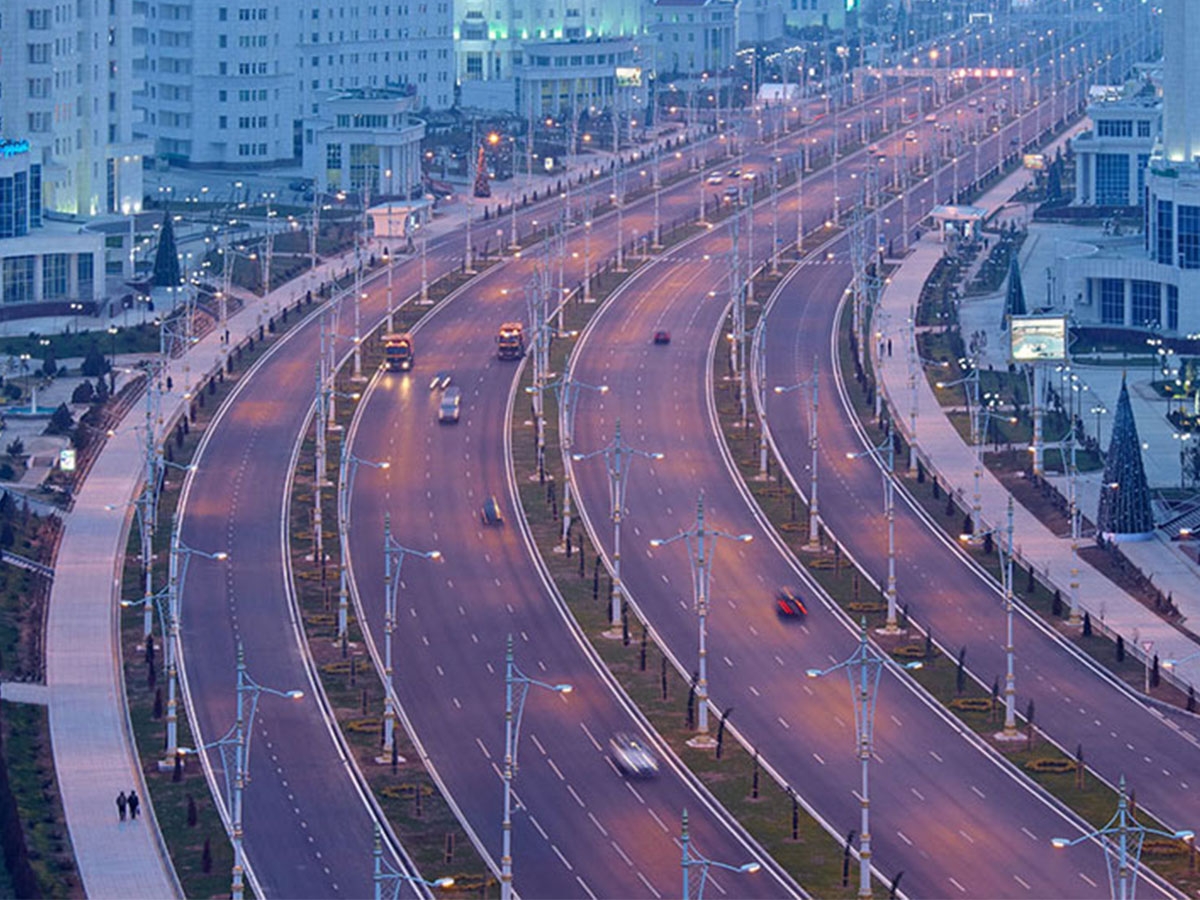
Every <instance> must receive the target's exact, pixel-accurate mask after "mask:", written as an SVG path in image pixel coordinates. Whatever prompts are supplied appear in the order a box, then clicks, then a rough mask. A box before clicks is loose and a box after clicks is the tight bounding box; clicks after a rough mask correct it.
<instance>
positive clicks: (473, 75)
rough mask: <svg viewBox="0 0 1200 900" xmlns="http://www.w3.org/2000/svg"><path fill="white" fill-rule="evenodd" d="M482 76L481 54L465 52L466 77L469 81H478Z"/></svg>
mask: <svg viewBox="0 0 1200 900" xmlns="http://www.w3.org/2000/svg"><path fill="white" fill-rule="evenodd" d="M482 77H483V54H482V53H468V54H467V78H468V79H470V80H471V81H478V80H479V79H480V78H482Z"/></svg>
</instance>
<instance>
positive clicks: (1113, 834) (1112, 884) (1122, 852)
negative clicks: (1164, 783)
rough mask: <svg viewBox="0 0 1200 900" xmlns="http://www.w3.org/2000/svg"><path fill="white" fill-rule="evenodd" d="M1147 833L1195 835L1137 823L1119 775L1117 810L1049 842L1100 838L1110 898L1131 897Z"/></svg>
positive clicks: (1171, 836) (1064, 844)
mask: <svg viewBox="0 0 1200 900" xmlns="http://www.w3.org/2000/svg"><path fill="white" fill-rule="evenodd" d="M1147 835H1154V836H1157V837H1165V838H1169V839H1171V840H1176V841H1183V842H1185V843H1190V842H1192V841H1194V840H1195V839H1196V833H1195V832H1194V831H1190V830H1188V831H1163V830H1162V829H1159V828H1151V827H1148V826H1146V825H1143V824H1141V823H1140V822H1139V821H1138V820H1137V819H1135V818H1134V815H1133V813H1132V812H1131V811H1130V809H1129V800H1128V798H1127V796H1126V792H1125V776H1124V775H1122V776H1121V782H1120V787H1119V790H1118V794H1117V811H1116V813H1115V814H1114V815H1113V817H1112V818H1111V819H1109V820H1108V823H1107V824H1106V825H1105V826H1104V827H1103V828H1098V829H1096V830H1095V831H1091V832H1089V833H1087V834H1085V835H1081V836H1080V837H1077V838H1075V839H1074V840H1072V839H1069V838H1061V837H1056V838H1051V839H1050V844H1051V846H1053V847H1054V848H1056V849H1058V850H1063V849H1066V848H1067V847H1074V846H1075V845H1076V844H1081V843H1083V842H1084V841H1093V840H1095V839H1097V838H1099V839H1100V841H1101V843H1102V845H1103V847H1104V862H1105V864H1106V868H1107V869H1108V888H1109V894H1110V896H1111V897H1112V900H1134V897H1135V895H1136V893H1137V871H1138V866H1139V865H1140V864H1141V858H1142V844H1143V843H1145V840H1146V836H1147Z"/></svg>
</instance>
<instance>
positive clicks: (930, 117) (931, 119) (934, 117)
mask: <svg viewBox="0 0 1200 900" xmlns="http://www.w3.org/2000/svg"><path fill="white" fill-rule="evenodd" d="M925 121H926V122H936V121H937V113H930V114H929V115H927V116H926V117H925Z"/></svg>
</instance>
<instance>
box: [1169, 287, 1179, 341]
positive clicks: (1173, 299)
mask: <svg viewBox="0 0 1200 900" xmlns="http://www.w3.org/2000/svg"><path fill="white" fill-rule="evenodd" d="M1167 330H1168V331H1178V330H1179V288H1177V287H1176V286H1175V285H1173V284H1168V285H1167Z"/></svg>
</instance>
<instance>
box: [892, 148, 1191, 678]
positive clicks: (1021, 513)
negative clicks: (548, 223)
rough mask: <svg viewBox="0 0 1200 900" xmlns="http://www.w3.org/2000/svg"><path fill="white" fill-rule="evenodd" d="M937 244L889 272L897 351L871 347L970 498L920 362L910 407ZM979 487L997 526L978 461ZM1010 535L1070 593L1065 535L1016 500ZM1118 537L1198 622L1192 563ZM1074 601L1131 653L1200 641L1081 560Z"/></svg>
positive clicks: (931, 461)
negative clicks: (917, 340)
mask: <svg viewBox="0 0 1200 900" xmlns="http://www.w3.org/2000/svg"><path fill="white" fill-rule="evenodd" d="M1029 178H1030V175H1029V173H1027V172H1025V171H1023V170H1018V171H1017V172H1015V173H1013V174H1012V175H1010V176H1008V177H1007V178H1005V179H1004V180H1003V181H1001V182H1000V183H999V184H997V185H996V186H995V187H994V188H992V189H991V190H990V191H988V192H987V193H986V194H985V195H984V196H983V197H981V198H980V199H979V200H977V201H975V203H974V204H973V205H975V206H980V207H984V208H986V209H987V210H988V211H989V212H992V211H994V210H997V209H999V208H1000V207H1001V206H1003V205H1004V204H1005V203H1006V202H1007V200H1008V198H1009V197H1011V196H1012V195H1013V194H1014V193H1015V192H1016V191H1017V190H1019V189H1020V188H1021V187H1022V185H1023V184H1024V183H1025V182H1026V181H1027V180H1028V179H1029ZM945 248H946V245H944V244H942V243H940V242H939V241H938V239H937V236H936V234H935V233H933V232H930V233H927V234H926V235H924V236H923V237H922V238H921V239H920V240H919V241H917V242H916V243H915V244H914V245H913V250H912V252H911V253H910V254H909V255H908V256H907V257H906V258H905V259H904V261H903V263H902V264H901V266H900V267H899V268H898V269H896V270H895V271H894V272H893V273H892V275H891V278H890V280H889V283H888V285H887V286H886V287H885V289H884V291H883V294H882V297H881V300H880V309H879V323H880V332H881V335H882V336H881V340H880V343H881V344H883V345H885V346H886V343H887V342H888V341H891V342H892V343H893V345H894V347H895V348H896V352H895V353H894V354H893V355H892V356H888V355H887V354H886V353H884V354H880V353H879V352H878V349H879V348H878V345H876V346H875V347H873V348H872V354H873V356H874V357H875V367H876V371H877V372H879V374H880V385H881V389H882V391H883V393H884V396H885V397H886V398H887V399H888V400H889V402H890V403H891V406H892V408H893V409H894V410H895V411H896V417H895V418H896V421H897V423H898V425H899V427H900V430H901V432H902V433H903V434H904V436H905V438H906V440H913V441H914V442H915V444H916V445H917V447H918V448H919V450H920V454H921V457H922V458H923V459H924V460H926V461H927V463H928V468H929V469H930V470H931V471H932V472H934V473H936V474H937V476H938V479H939V480H940V481H941V482H942V484H944V485H946V486H947V488H948V489H950V490H953V491H957V492H959V494H960V495H961V496H963V497H966V498H968V499H970V498H972V497H973V494H974V472H975V453H974V450H973V449H972V447H971V446H970V445H969V444H968V443H967V442H966V441H965V440H964V439H963V437H962V436H961V435H960V434H959V432H958V431H957V430H956V429H955V428H954V426H953V425H952V424H951V422H950V419H949V418H948V417H947V415H946V412H945V410H944V409H943V408H942V407H941V406H940V405H939V404H938V400H937V398H936V397H935V396H934V391H933V388H932V386H931V385H930V383H929V381H928V379H927V378H925V377H924V373H923V372H919V373H918V377H917V378H916V379H915V381H916V409H915V417H913V416H912V415H911V413H912V412H913V399H912V398H913V391H912V388H911V387H910V384H909V361H908V360H909V352H910V348H909V347H908V344H909V340H910V339H909V329H908V324H907V322H908V316H909V314H910V310H912V309H913V308H914V307H915V304H916V299H917V297H918V296H919V295H920V292H921V288H922V286H923V285H924V283H925V281H926V279H927V278H928V277H929V275H930V274H931V272H932V271H933V268H934V265H935V264H936V263H937V261H938V260H939V259H940V258H941V256H942V253H943V251H944V250H945ZM914 352H915V351H914ZM914 418H915V429H914ZM980 495H981V511H982V515H981V519H982V521H981V522H979V523H976V527H979V528H993V527H997V526H1002V525H1003V523H1004V521H1005V517H1006V515H1007V506H1008V498H1009V492H1008V491H1007V490H1006V489H1005V487H1004V486H1003V485H1002V484H1001V483H1000V481H999V480H998V479H997V478H996V477H995V476H994V475H993V474H992V473H991V472H990V471H988V470H987V469H984V471H983V478H982V480H981V488H980ZM1014 535H1015V536H1014V543H1015V544H1016V552H1017V556H1018V557H1019V558H1021V559H1023V560H1024V561H1026V562H1027V563H1031V564H1032V565H1033V566H1034V567H1035V568H1036V569H1037V570H1038V571H1039V572H1041V573H1043V575H1044V576H1045V577H1047V578H1048V579H1049V581H1050V582H1051V583H1052V584H1053V585H1054V586H1055V587H1057V588H1058V589H1059V590H1060V591H1061V592H1062V595H1063V597H1064V598H1065V599H1069V598H1070V596H1071V588H1070V584H1071V568H1072V566H1074V565H1075V564H1076V563H1075V554H1074V553H1073V552H1072V550H1071V541H1070V538H1060V537H1056V536H1055V535H1054V534H1053V533H1052V532H1051V531H1050V530H1049V529H1048V528H1047V527H1046V526H1045V525H1043V524H1042V523H1041V521H1039V520H1038V519H1037V518H1036V517H1034V516H1033V514H1032V513H1030V512H1029V511H1028V510H1026V509H1025V507H1024V506H1022V505H1021V504H1019V503H1018V504H1016V507H1015V514H1014ZM1121 547H1122V550H1123V551H1124V552H1125V553H1126V555H1127V556H1128V557H1129V558H1130V559H1131V560H1132V561H1133V562H1134V563H1135V564H1136V565H1138V566H1139V567H1140V568H1141V569H1142V571H1144V572H1147V573H1153V574H1154V583H1155V585H1156V586H1158V588H1159V589H1161V590H1162V591H1163V592H1164V593H1165V592H1168V591H1169V592H1172V593H1173V594H1174V599H1175V602H1176V604H1177V605H1178V607H1179V609H1180V611H1181V612H1183V614H1184V616H1185V617H1187V618H1188V619H1189V620H1190V621H1191V622H1192V623H1197V622H1200V573H1198V572H1197V571H1196V569H1195V568H1194V567H1191V566H1186V565H1181V564H1180V561H1179V559H1178V557H1177V556H1175V555H1174V554H1172V553H1171V551H1170V549H1169V548H1167V547H1164V546H1163V545H1161V544H1160V543H1159V542H1158V541H1148V542H1144V543H1127V544H1122V545H1121ZM1079 603H1080V607H1081V608H1082V609H1083V610H1085V611H1087V612H1088V613H1090V616H1091V619H1092V622H1093V624H1094V625H1095V626H1096V627H1097V628H1103V629H1106V630H1108V631H1111V632H1114V633H1117V634H1121V635H1123V636H1124V638H1125V643H1126V646H1127V647H1129V648H1130V650H1131V652H1134V653H1136V654H1137V655H1139V656H1144V655H1145V652H1144V650H1143V644H1144V642H1152V646H1151V648H1150V651H1149V652H1150V654H1157V655H1158V657H1159V658H1160V659H1181V658H1183V657H1185V656H1187V655H1188V654H1190V653H1194V652H1195V651H1196V650H1197V649H1200V648H1198V647H1197V645H1196V644H1195V643H1194V642H1192V641H1191V640H1189V639H1188V638H1187V637H1186V636H1185V635H1183V634H1181V633H1180V632H1179V631H1177V630H1176V629H1175V628H1173V627H1172V626H1171V625H1169V624H1167V623H1166V622H1164V621H1163V620H1162V619H1161V618H1159V617H1158V616H1157V615H1155V614H1154V613H1153V612H1152V611H1150V610H1148V609H1147V608H1146V607H1144V606H1142V604H1141V603H1139V602H1138V601H1137V600H1136V599H1134V598H1133V597H1132V596H1130V595H1129V594H1128V593H1126V592H1125V591H1123V590H1121V589H1119V588H1118V587H1117V586H1116V585H1114V584H1113V583H1112V582H1111V581H1109V580H1108V579H1107V578H1106V577H1104V576H1103V575H1102V574H1101V573H1100V572H1099V571H1098V570H1096V569H1094V568H1092V567H1091V566H1090V565H1088V564H1087V563H1084V562H1082V561H1081V562H1080V564H1079ZM1173 676H1174V677H1176V678H1179V679H1180V680H1182V681H1184V682H1186V683H1188V684H1193V685H1200V659H1194V660H1192V661H1191V662H1188V663H1185V664H1184V665H1181V666H1179V667H1178V668H1177V669H1176V670H1175V672H1174V673H1173ZM1169 677H1170V676H1169Z"/></svg>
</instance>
